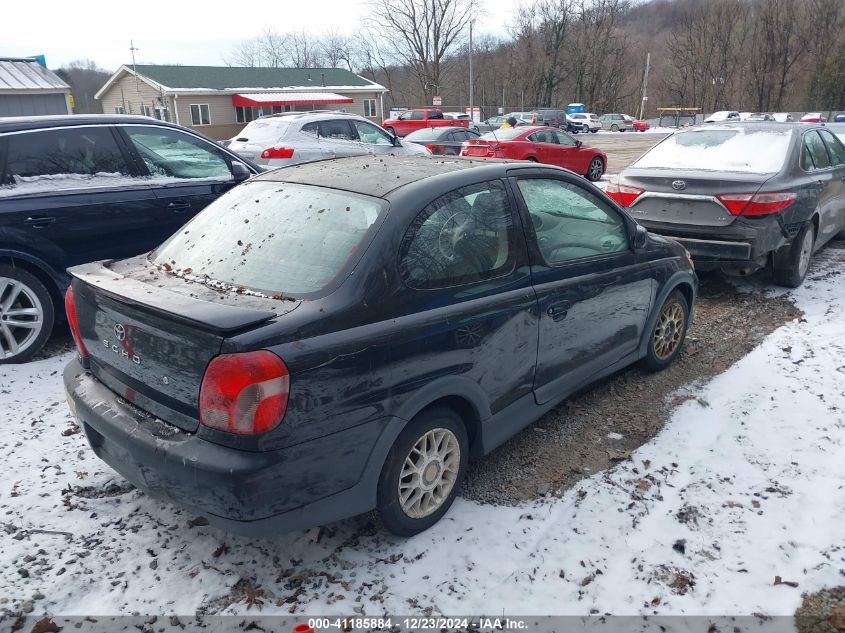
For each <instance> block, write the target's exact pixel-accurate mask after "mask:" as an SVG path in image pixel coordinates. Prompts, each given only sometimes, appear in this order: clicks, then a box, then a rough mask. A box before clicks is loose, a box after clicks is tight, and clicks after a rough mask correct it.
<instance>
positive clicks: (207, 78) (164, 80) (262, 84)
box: [126, 64, 374, 90]
mask: <svg viewBox="0 0 845 633" xmlns="http://www.w3.org/2000/svg"><path fill="white" fill-rule="evenodd" d="M126 67H127V68H132V65H131V64H126ZM135 69H136V71H137V72H138V74H139V75H142V76H144V77H147V78H149V79H152V80H153V81H155V82H156V83H158V84H161V85H162V86H164V87H166V88H173V89H176V90H178V89H180V88H184V89H192V90H198V89H202V88H207V89H209V90H239V89H241V88H249V89H251V88H257V89H262V90H264V89H269V88H288V87H297V88H303V87H308V88H322V87H323V86H325V87H337V86H354V87H366V86H372V85H374V84H373V82H370V81H367V80H366V79H364V78H363V77H359V76H358V75H356V74H355V73H353V72H350V71H348V70H343V69H342V68H246V67H237V66H159V65H153V64H137V65H136V66H135Z"/></svg>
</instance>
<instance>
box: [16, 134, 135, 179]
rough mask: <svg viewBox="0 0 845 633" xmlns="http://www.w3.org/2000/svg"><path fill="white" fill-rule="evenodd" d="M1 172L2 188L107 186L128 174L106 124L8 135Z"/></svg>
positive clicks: (122, 157)
mask: <svg viewBox="0 0 845 633" xmlns="http://www.w3.org/2000/svg"><path fill="white" fill-rule="evenodd" d="M6 139H7V142H8V151H7V157H6V169H5V173H4V175H3V181H2V183H0V185H4V187H3V189H4V190H5V191H10V190H14V192H17V193H37V192H42V191H49V190H55V189H73V188H78V187H90V186H110V185H115V184H121V183H125V182H126V177H127V176H128V175H129V174H130V173H131V172H130V171H129V166H128V164H127V162H126V160H125V159H124V156H123V154H122V153H121V151H120V148H119V147H118V145H117V142H116V141H115V139H114V136H113V135H112V132H111V130H110V129H109V128H108V127H73V128H62V129H55V130H43V131H38V132H27V133H23V134H10V135H9V136H7V137H6Z"/></svg>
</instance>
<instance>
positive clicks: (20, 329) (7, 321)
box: [0, 277, 44, 358]
mask: <svg viewBox="0 0 845 633" xmlns="http://www.w3.org/2000/svg"><path fill="white" fill-rule="evenodd" d="M42 327H44V308H43V306H42V305H41V301H39V300H38V297H37V296H36V294H35V293H34V292H33V291H32V289H31V288H29V287H28V286H27V285H26V284H24V283H22V282H20V281H18V280H17V279H11V278H9V277H0V358H11V357H13V356H17V355H18V354H20V353H21V352H23V351H24V350H26V349H27V348H28V347H29V346H30V345H32V344H33V343H34V342H35V339H37V338H38V334H39V333H40V332H41V328H42Z"/></svg>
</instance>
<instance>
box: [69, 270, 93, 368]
mask: <svg viewBox="0 0 845 633" xmlns="http://www.w3.org/2000/svg"><path fill="white" fill-rule="evenodd" d="M65 314H66V315H67V322H68V325H69V326H70V333H71V334H72V335H73V342H74V343H76V349H77V350H78V351H79V355H80V356H81V357H82V358H88V349H87V348H86V347H85V343H84V342H83V341H82V332H81V331H80V330H79V317H77V315H76V296H75V295H74V294H73V286H68V288H67V292H65Z"/></svg>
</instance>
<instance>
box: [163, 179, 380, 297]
mask: <svg viewBox="0 0 845 633" xmlns="http://www.w3.org/2000/svg"><path fill="white" fill-rule="evenodd" d="M385 206H386V205H385V204H384V203H383V202H382V201H381V200H379V199H377V198H371V197H369V196H361V195H357V194H352V193H349V192H342V191H338V190H334V189H324V188H322V187H313V186H308V185H299V184H290V183H284V182H268V181H258V182H251V183H247V184H244V185H241V186H240V187H236V188H234V189H232V190H231V191H230V192H229V193H227V194H225V195H223V196H221V197H220V198H218V199H217V200H215V201H214V202H212V203H211V204H210V205H209V206H208V207H206V208H205V210H203V211H202V213H200V214H199V215H198V216H197V217H196V218H194V219H193V220H192V221H191V222H190V223H188V224H187V225H186V226H185V227H184V228H183V229H182V230H181V231H179V233H177V234H176V235H174V236H173V237H171V238H170V239H169V240H168V241H167V242H165V243H164V244H163V245H162V246H161V247H159V248H158V249H157V250H156V251H155V252H154V253H153V257H154V262H155V263H157V264H160V265H163V264H168V265H169V266H171V267H173V268H174V269H181V270H182V271H190V274H192V275H198V276H208V277H209V278H210V279H212V280H216V281H222V282H225V283H229V284H233V285H236V286H245V287H246V288H250V289H252V290H257V291H262V292H265V293H267V294H276V293H280V294H284V295H289V296H295V297H306V298H308V297H314V296H319V295H321V294H324V293H326V292H327V291H329V290H330V289H332V288H333V287H334V286H335V285H336V284H337V283H339V282H340V281H341V280H342V274H343V273H344V272H345V271H347V270H348V269H349V267H350V266H352V265H353V263H354V262H355V261H357V258H356V256H357V255H360V254H361V253H362V252H363V249H364V248H365V247H366V244H368V243H369V240H370V239H371V238H372V234H373V229H374V227H375V225H376V223H377V221H378V220H379V219H380V218H381V216H382V215H383V213H384V210H385Z"/></svg>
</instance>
